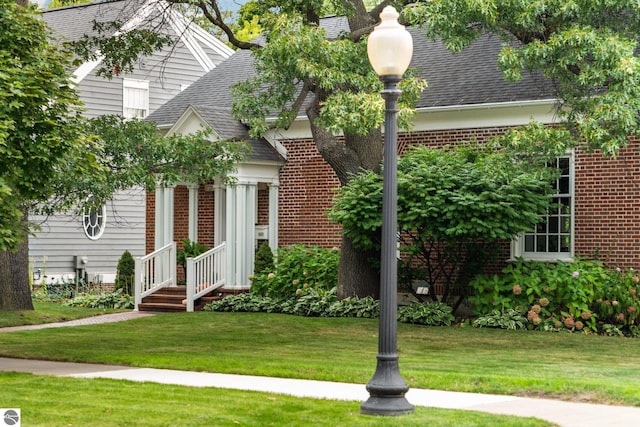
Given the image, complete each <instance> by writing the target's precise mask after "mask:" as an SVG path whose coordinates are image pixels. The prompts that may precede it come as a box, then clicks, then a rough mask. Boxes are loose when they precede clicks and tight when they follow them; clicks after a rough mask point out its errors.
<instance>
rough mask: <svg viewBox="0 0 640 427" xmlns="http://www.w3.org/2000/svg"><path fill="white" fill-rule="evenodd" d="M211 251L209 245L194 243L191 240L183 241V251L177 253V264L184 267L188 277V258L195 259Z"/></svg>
mask: <svg viewBox="0 0 640 427" xmlns="http://www.w3.org/2000/svg"><path fill="white" fill-rule="evenodd" d="M208 250H209V247H208V246H207V245H204V244H202V243H198V242H192V241H191V240H189V239H184V240H183V241H182V249H178V250H177V251H176V262H177V263H178V264H179V265H181V266H182V271H183V272H184V277H185V278H186V277H187V258H195V257H197V256H198V255H201V254H203V253H205V252H206V251H208Z"/></svg>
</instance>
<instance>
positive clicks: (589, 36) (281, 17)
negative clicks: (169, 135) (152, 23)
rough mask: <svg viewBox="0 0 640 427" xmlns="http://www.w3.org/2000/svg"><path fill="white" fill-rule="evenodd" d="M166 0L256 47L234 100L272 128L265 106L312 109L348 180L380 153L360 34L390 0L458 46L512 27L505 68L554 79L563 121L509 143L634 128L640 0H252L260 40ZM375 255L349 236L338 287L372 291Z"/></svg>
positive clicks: (219, 17)
mask: <svg viewBox="0 0 640 427" xmlns="http://www.w3.org/2000/svg"><path fill="white" fill-rule="evenodd" d="M168 2H169V3H170V4H173V5H180V4H188V5H192V6H194V7H196V8H198V9H199V11H200V13H201V14H202V15H203V16H204V17H205V18H206V19H207V20H209V21H210V22H211V23H212V24H214V25H216V26H218V27H219V28H220V29H221V30H222V31H223V32H224V33H225V34H226V35H227V37H228V40H229V42H230V43H231V44H233V45H234V46H235V47H237V48H239V49H251V50H253V52H254V54H255V59H256V62H255V64H256V68H257V70H258V71H259V72H260V76H259V77H258V78H257V79H256V80H253V81H251V82H248V83H247V84H246V85H242V86H240V87H238V89H237V93H236V96H237V102H236V105H235V108H236V111H237V112H238V114H239V115H241V116H242V118H243V119H244V120H245V121H247V122H248V123H250V124H251V125H252V129H253V132H255V133H257V134H258V133H261V132H264V131H266V130H267V122H266V120H265V117H267V116H272V115H273V112H274V111H278V112H280V114H279V115H278V120H277V122H276V126H286V125H287V124H288V123H290V121H291V120H292V119H293V118H295V117H296V115H297V114H298V113H299V112H300V111H302V109H304V113H305V114H306V115H307V117H308V118H309V120H310V124H311V130H312V133H313V137H314V140H315V143H316V145H317V147H318V150H319V152H320V153H321V154H322V156H323V157H324V158H325V160H326V161H327V162H328V164H329V165H331V167H332V168H333V169H334V171H335V173H336V175H337V176H338V178H339V180H340V182H341V184H345V183H347V182H348V181H349V179H350V176H351V174H352V173H354V172H357V171H358V170H360V169H361V168H364V169H370V170H377V168H378V167H379V164H380V160H381V156H382V139H381V135H380V131H379V129H380V124H381V122H382V119H383V102H382V99H381V98H380V96H379V95H378V91H379V90H380V84H379V82H378V81H377V78H376V76H375V75H374V74H373V71H372V70H371V68H370V67H369V65H368V62H367V56H366V54H365V48H364V45H365V43H366V36H367V35H368V34H369V33H370V32H371V31H372V29H373V26H374V24H375V23H376V22H377V21H378V20H379V13H380V11H381V10H382V9H383V8H384V7H385V6H386V5H389V4H393V5H395V6H396V8H398V9H399V10H400V11H401V14H402V16H401V19H402V20H403V22H404V23H406V24H410V25H416V26H423V27H424V30H425V33H426V35H427V37H429V38H432V39H433V38H441V39H442V40H444V42H445V43H446V44H447V46H448V47H449V48H451V49H452V50H460V49H464V48H465V47H467V46H469V45H470V44H471V43H472V41H473V40H475V39H476V38H477V37H478V36H480V35H481V34H483V33H487V32H489V33H493V34H496V35H498V36H500V37H502V38H503V39H504V49H503V51H502V54H501V55H500V58H499V63H500V66H501V67H502V68H503V70H504V74H505V77H506V78H508V79H511V80H517V79H518V78H519V77H520V76H521V75H522V73H523V72H528V71H540V72H542V73H543V74H544V76H545V77H547V78H548V79H550V80H551V81H553V82H554V83H555V84H556V87H557V91H558V93H557V100H558V103H557V105H558V115H559V116H560V117H561V118H562V119H563V120H564V123H563V124H562V125H560V126H558V127H541V126H539V125H537V124H532V125H531V126H528V127H525V128H523V129H518V130H516V131H514V132H512V133H510V134H509V137H508V138H504V139H502V142H503V144H506V145H518V146H523V145H524V146H528V147H530V148H531V151H533V152H539V151H540V150H543V149H548V150H555V151H563V150H564V149H566V148H567V147H570V146H575V145H577V144H584V145H587V146H588V147H590V148H597V149H601V150H603V152H605V153H609V154H614V153H616V152H617V150H618V148H619V147H621V146H623V145H625V144H627V143H628V135H630V134H632V133H637V132H636V131H637V130H638V120H640V119H639V117H640V115H639V114H638V111H640V96H638V95H640V93H638V91H640V84H639V83H640V82H639V78H640V69H639V65H638V60H637V58H636V56H635V55H634V52H635V50H636V46H637V44H636V40H637V39H638V36H639V35H640V34H639V33H640V28H639V27H640V19H639V18H640V16H639V15H640V7H638V5H637V4H635V3H632V2H629V1H625V0H607V1H601V0H570V1H567V0H531V1H503V0H449V1H432V0H418V1H394V2H392V1H390V0H383V1H380V2H377V3H375V4H371V3H372V2H370V1H367V2H366V3H365V2H364V1H363V0H332V1H323V0H304V1H300V0H285V1H275V0H254V1H252V2H250V3H251V5H250V7H248V8H247V9H249V10H250V13H249V15H251V16H254V15H257V16H259V17H260V26H261V27H262V28H263V29H264V33H263V38H262V39H261V40H258V41H253V42H252V41H246V40H241V39H239V38H238V37H237V35H236V34H235V33H234V27H233V26H231V25H228V24H226V23H225V21H224V15H223V13H222V11H221V8H220V7H219V3H218V1H217V0H168ZM365 4H366V5H365ZM328 12H331V13H334V14H338V15H343V16H345V17H346V20H347V28H346V29H345V31H343V32H341V33H340V34H332V35H331V37H330V38H328V37H327V36H326V33H325V32H324V30H322V28H320V26H319V25H318V24H319V22H320V17H321V16H323V15H324V14H325V13H328ZM422 87H424V85H423V82H420V81H418V80H412V79H406V80H405V81H404V82H403V89H404V96H405V97H404V99H403V102H404V104H403V105H404V110H403V113H406V112H407V111H408V107H409V106H410V105H411V100H412V99H414V98H415V96H417V95H418V94H419V92H420V89H421V88H422ZM402 116H403V118H404V119H406V118H407V116H406V115H405V114H402ZM404 123H405V124H407V122H406V121H405V122H404ZM339 135H343V136H339ZM372 255H375V254H367V253H363V252H362V251H357V250H355V248H354V247H353V246H352V245H351V241H350V240H349V239H348V238H347V237H344V238H343V246H342V260H341V264H340V278H339V281H340V283H339V289H340V294H341V295H342V296H347V295H369V294H371V295H375V294H376V292H377V289H378V286H377V285H378V277H377V274H376V272H375V270H374V269H373V268H372V267H371V264H370V263H369V257H370V256H372Z"/></svg>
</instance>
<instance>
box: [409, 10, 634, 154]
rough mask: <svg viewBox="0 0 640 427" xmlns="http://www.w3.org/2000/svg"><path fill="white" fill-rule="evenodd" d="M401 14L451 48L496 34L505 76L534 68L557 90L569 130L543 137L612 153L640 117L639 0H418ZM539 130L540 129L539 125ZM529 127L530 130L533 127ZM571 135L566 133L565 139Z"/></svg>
mask: <svg viewBox="0 0 640 427" xmlns="http://www.w3.org/2000/svg"><path fill="white" fill-rule="evenodd" d="M405 12H406V13H405V17H406V19H407V21H408V22H410V23H411V24H413V25H422V26H424V28H425V30H426V34H427V35H428V36H429V37H430V38H436V37H440V38H441V39H442V40H443V41H444V42H445V43H446V45H447V46H448V47H449V48H450V49H452V50H454V51H456V50H461V49H464V48H465V47H467V46H469V44H470V43H471V42H472V41H473V40H475V39H476V38H477V37H479V36H480V35H482V34H483V33H487V32H488V33H493V34H497V35H499V36H502V38H503V40H504V48H503V50H502V52H501V54H500V57H499V59H498V61H499V64H500V66H501V68H502V70H503V72H504V75H505V77H506V78H507V79H509V80H512V81H517V80H519V79H520V78H521V77H522V73H523V72H525V71H538V72H541V73H542V74H543V75H544V76H545V77H546V78H548V79H550V80H551V81H553V83H554V84H555V87H556V90H557V100H558V105H557V107H558V108H557V112H558V115H559V118H560V120H561V121H563V122H564V128H565V129H566V130H568V131H569V134H567V133H564V132H563V133H562V134H561V138H558V137H557V135H554V129H548V131H547V133H546V135H542V134H540V133H538V135H537V136H538V137H544V141H546V142H549V141H555V142H557V143H559V144H562V142H564V143H565V144H566V145H564V146H563V147H559V148H561V149H562V148H565V147H566V146H570V145H586V146H587V147H588V148H591V149H600V150H601V151H602V152H603V153H605V154H609V155H615V154H616V153H617V151H618V149H619V148H620V147H622V146H625V145H627V144H628V142H629V136H630V135H633V134H636V133H637V131H638V127H639V124H640V121H639V120H640V115H639V112H640V63H639V62H638V57H637V56H636V52H637V45H638V43H637V41H638V38H639V36H640V4H638V3H637V2H631V1H626V0H529V1H522V0H516V1H503V0H447V1H420V2H416V3H414V4H413V5H411V7H407V8H406V11H405ZM538 130H539V129H538ZM533 131H534V132H536V130H533ZM567 136H571V138H569V139H568V138H567Z"/></svg>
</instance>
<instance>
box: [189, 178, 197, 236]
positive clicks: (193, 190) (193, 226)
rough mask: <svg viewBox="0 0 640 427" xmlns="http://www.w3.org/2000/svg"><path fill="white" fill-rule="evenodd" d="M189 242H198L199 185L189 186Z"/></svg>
mask: <svg viewBox="0 0 640 427" xmlns="http://www.w3.org/2000/svg"><path fill="white" fill-rule="evenodd" d="M187 188H188V189H189V240H191V241H192V242H197V241H198V185H197V184H189V185H187Z"/></svg>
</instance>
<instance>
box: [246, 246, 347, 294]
mask: <svg viewBox="0 0 640 427" xmlns="http://www.w3.org/2000/svg"><path fill="white" fill-rule="evenodd" d="M339 262H340V252H339V251H338V250H337V249H325V248H321V247H317V246H304V245H294V246H288V247H282V248H279V249H278V253H277V256H276V262H275V263H274V264H273V266H271V268H264V269H263V270H262V271H261V272H259V273H257V274H255V275H254V276H253V277H251V292H253V293H257V294H260V295H264V296H270V297H289V296H291V295H293V294H294V293H296V292H297V293H298V294H300V293H301V292H302V290H303V289H307V288H316V289H324V290H329V289H331V288H333V287H335V286H336V285H337V284H338V263H339Z"/></svg>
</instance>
